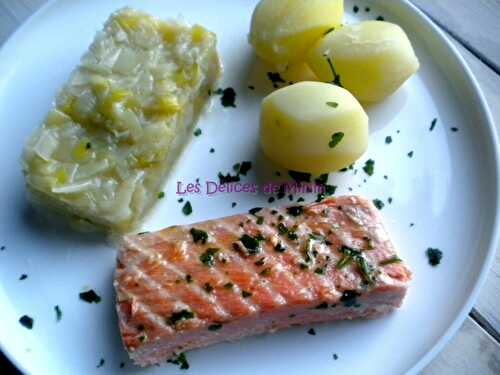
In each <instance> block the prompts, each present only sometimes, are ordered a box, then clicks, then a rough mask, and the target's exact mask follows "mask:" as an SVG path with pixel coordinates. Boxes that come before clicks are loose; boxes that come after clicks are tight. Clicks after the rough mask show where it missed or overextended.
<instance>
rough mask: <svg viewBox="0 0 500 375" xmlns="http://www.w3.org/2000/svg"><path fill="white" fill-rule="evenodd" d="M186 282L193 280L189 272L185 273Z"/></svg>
mask: <svg viewBox="0 0 500 375" xmlns="http://www.w3.org/2000/svg"><path fill="white" fill-rule="evenodd" d="M186 282H187V283H188V284H190V283H192V282H193V276H191V275H190V274H187V275H186Z"/></svg>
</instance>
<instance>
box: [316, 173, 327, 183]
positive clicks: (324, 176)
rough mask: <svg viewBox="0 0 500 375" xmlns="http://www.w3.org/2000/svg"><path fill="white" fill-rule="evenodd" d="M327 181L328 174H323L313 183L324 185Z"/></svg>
mask: <svg viewBox="0 0 500 375" xmlns="http://www.w3.org/2000/svg"><path fill="white" fill-rule="evenodd" d="M327 181H328V173H324V174H322V175H320V176H319V177H318V178H317V179H315V180H314V183H315V184H317V185H324V184H326V183H327Z"/></svg>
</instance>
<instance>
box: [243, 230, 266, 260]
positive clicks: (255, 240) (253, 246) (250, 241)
mask: <svg viewBox="0 0 500 375" xmlns="http://www.w3.org/2000/svg"><path fill="white" fill-rule="evenodd" d="M240 241H241V243H242V244H243V245H244V246H245V247H246V248H247V250H248V253H249V254H250V255H255V254H257V253H259V252H260V244H259V241H261V238H260V237H252V236H249V235H248V234H246V233H245V234H244V235H243V236H241V237H240Z"/></svg>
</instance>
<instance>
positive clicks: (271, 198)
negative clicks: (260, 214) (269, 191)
mask: <svg viewBox="0 0 500 375" xmlns="http://www.w3.org/2000/svg"><path fill="white" fill-rule="evenodd" d="M274 201H275V199H274V197H269V198H268V199H267V202H268V203H273V202H274Z"/></svg>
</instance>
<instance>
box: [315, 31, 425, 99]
mask: <svg viewBox="0 0 500 375" xmlns="http://www.w3.org/2000/svg"><path fill="white" fill-rule="evenodd" d="M307 62H308V64H309V66H310V67H311V68H312V70H313V71H314V72H315V73H316V75H317V76H318V77H319V78H320V80H321V81H324V82H331V81H333V80H334V78H335V77H337V79H338V80H337V82H336V83H337V84H338V81H340V84H341V85H342V86H343V87H345V88H346V89H347V90H349V91H350V92H351V93H352V94H353V95H354V96H355V97H356V98H357V99H358V100H360V101H362V102H376V101H379V100H381V99H384V98H385V97H387V96H388V95H390V94H392V93H393V92H394V91H396V90H397V89H398V88H399V87H400V86H401V85H402V84H403V83H404V82H405V81H406V80H407V79H408V78H409V77H410V76H411V75H412V74H413V73H415V72H416V71H417V70H418V68H419V63H418V59H417V57H416V56H415V52H414V51H413V48H412V46H411V43H410V40H409V39H408V37H407V36H406V34H405V32H404V31H403V29H401V28H400V27H399V26H398V25H395V24H392V23H389V22H383V21H364V22H360V23H357V24H353V25H347V26H343V27H341V28H340V29H338V30H334V31H332V32H330V33H328V34H327V35H325V37H324V38H322V39H320V40H318V41H317V42H316V44H315V46H314V47H313V48H312V49H311V51H310V52H309V53H308V57H307Z"/></svg>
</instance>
